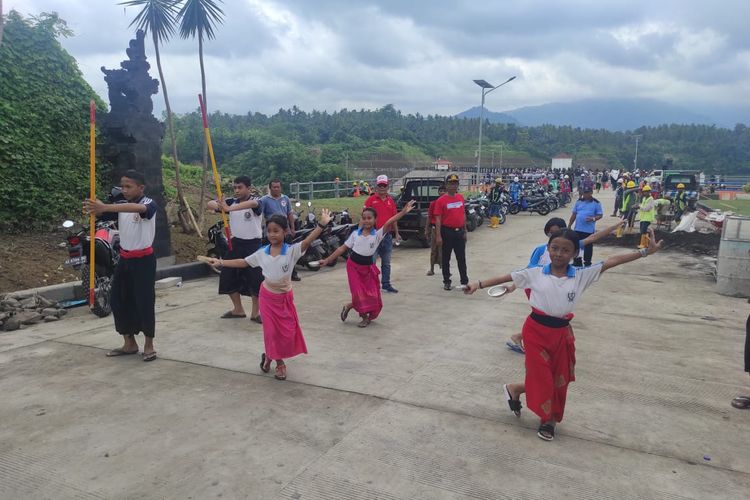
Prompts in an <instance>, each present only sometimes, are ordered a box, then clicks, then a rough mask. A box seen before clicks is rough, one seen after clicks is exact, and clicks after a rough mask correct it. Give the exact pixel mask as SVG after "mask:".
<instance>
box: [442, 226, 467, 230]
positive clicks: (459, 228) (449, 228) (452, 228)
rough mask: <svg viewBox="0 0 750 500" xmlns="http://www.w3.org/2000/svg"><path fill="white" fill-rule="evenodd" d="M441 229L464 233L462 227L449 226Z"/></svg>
mask: <svg viewBox="0 0 750 500" xmlns="http://www.w3.org/2000/svg"><path fill="white" fill-rule="evenodd" d="M440 228H441V229H445V230H446V231H463V230H464V228H462V227H448V226H440Z"/></svg>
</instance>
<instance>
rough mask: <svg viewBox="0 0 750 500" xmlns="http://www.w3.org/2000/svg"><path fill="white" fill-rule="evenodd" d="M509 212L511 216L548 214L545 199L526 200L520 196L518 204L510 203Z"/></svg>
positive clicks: (523, 196)
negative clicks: (519, 213) (526, 213)
mask: <svg viewBox="0 0 750 500" xmlns="http://www.w3.org/2000/svg"><path fill="white" fill-rule="evenodd" d="M509 212H510V213H511V214H513V215H515V214H517V213H518V212H530V213H534V212H537V213H538V214H539V215H547V214H548V213H549V212H550V208H549V205H548V204H547V198H546V197H539V198H527V197H526V196H525V195H521V198H520V200H519V202H518V203H511V205H510V208H509Z"/></svg>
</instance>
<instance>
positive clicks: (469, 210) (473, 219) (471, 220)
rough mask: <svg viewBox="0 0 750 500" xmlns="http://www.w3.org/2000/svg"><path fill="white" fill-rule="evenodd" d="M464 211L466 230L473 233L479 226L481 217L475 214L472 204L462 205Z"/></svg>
mask: <svg viewBox="0 0 750 500" xmlns="http://www.w3.org/2000/svg"><path fill="white" fill-rule="evenodd" d="M464 211H465V212H466V230H467V231H469V232H471V231H474V230H475V229H476V228H477V226H479V225H480V224H481V220H482V217H481V216H480V215H479V214H478V213H477V210H476V208H475V205H473V204H469V203H464Z"/></svg>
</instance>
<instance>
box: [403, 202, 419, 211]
mask: <svg viewBox="0 0 750 500" xmlns="http://www.w3.org/2000/svg"><path fill="white" fill-rule="evenodd" d="M416 204H417V200H409V201H408V202H407V203H406V205H405V206H404V210H403V211H404V213H407V214H408V213H409V212H411V211H412V210H413V209H414V205H416Z"/></svg>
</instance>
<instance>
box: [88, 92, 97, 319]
mask: <svg viewBox="0 0 750 500" xmlns="http://www.w3.org/2000/svg"><path fill="white" fill-rule="evenodd" d="M89 115H90V120H89V122H90V123H89V199H90V200H91V201H92V202H93V201H94V200H96V104H95V103H94V101H93V100H91V101H90V102H89ZM95 257H96V217H95V216H94V214H93V213H91V214H89V307H94V286H95V280H94V276H95V273H96V263H95Z"/></svg>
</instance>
